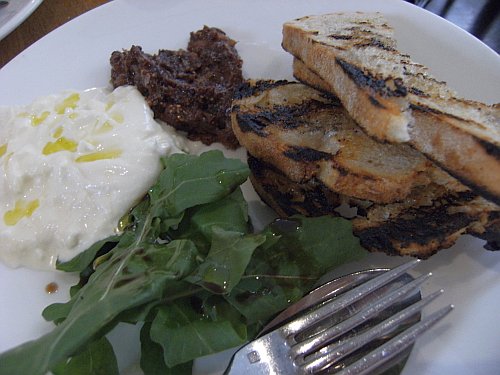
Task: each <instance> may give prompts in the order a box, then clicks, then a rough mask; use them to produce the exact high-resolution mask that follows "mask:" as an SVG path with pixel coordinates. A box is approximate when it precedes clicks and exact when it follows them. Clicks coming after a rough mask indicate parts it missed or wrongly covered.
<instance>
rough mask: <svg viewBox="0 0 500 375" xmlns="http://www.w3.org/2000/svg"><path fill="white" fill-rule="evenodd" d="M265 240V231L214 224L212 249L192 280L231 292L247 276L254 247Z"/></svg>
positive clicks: (209, 288)
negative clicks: (246, 231) (244, 232)
mask: <svg viewBox="0 0 500 375" xmlns="http://www.w3.org/2000/svg"><path fill="white" fill-rule="evenodd" d="M265 240H266V237H265V236H264V235H258V234H255V235H252V234H247V235H242V234H241V233H239V232H229V231H224V230H221V229H218V228H213V229H212V246H211V247H210V252H209V253H208V255H207V257H206V258H205V261H204V262H203V263H202V264H201V265H200V266H199V267H198V269H197V271H196V272H195V274H194V275H193V276H191V277H190V280H192V281H193V282H195V283H197V284H199V285H201V286H203V287H204V288H206V289H208V290H209V291H211V292H212V293H217V294H222V293H226V294H227V293H230V292H231V290H232V289H233V287H234V286H235V285H236V284H237V283H238V282H239V281H240V279H241V276H243V274H244V272H245V269H246V268H247V265H248V262H250V258H251V257H252V254H253V252H254V250H255V249H256V248H257V247H258V246H259V245H260V244H262V243H263V242H264V241H265Z"/></svg>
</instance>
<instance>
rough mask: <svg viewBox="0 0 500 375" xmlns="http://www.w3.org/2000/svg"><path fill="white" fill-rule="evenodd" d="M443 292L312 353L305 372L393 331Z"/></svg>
mask: <svg viewBox="0 0 500 375" xmlns="http://www.w3.org/2000/svg"><path fill="white" fill-rule="evenodd" d="M442 293H443V290H442V289H441V290H438V291H437V292H434V293H432V294H430V295H428V296H427V297H425V298H423V299H421V300H419V301H418V302H415V303H414V304H412V305H410V306H408V307H406V308H404V309H403V310H401V311H399V312H398V313H396V314H395V315H393V316H391V317H389V318H387V319H385V320H384V321H382V322H380V323H378V324H377V325H376V326H374V327H372V328H370V329H368V330H366V331H364V332H362V333H360V334H359V335H357V336H355V337H348V338H345V339H342V340H341V341H340V342H338V343H334V344H330V345H328V346H325V347H324V348H322V349H321V350H319V351H318V352H316V353H313V354H311V355H310V356H309V357H308V358H307V359H306V360H305V361H304V363H303V364H301V365H300V367H301V369H302V370H303V371H304V373H306V374H308V373H314V372H316V371H319V370H323V369H325V368H327V367H330V366H332V365H334V364H335V363H337V362H338V361H340V360H341V359H343V358H344V357H346V356H347V355H349V354H351V353H352V352H354V351H355V350H357V349H359V348H361V347H363V346H364V345H366V344H368V343H369V342H372V341H373V340H375V339H377V338H380V337H382V336H384V335H386V334H388V333H390V332H392V331H393V330H394V329H396V328H398V326H399V325H400V324H401V323H402V322H404V321H405V320H407V319H409V318H411V317H412V316H414V315H415V314H417V313H419V312H421V311H422V310H423V308H424V307H425V306H427V305H428V304H429V303H431V302H432V301H434V300H435V299H436V298H437V297H439V296H440V295H441V294H442Z"/></svg>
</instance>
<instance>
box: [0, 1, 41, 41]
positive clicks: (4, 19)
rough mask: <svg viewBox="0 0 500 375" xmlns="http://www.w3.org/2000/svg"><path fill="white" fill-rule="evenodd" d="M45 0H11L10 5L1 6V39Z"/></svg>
mask: <svg viewBox="0 0 500 375" xmlns="http://www.w3.org/2000/svg"><path fill="white" fill-rule="evenodd" d="M42 1H43V0H10V1H9V5H7V6H6V7H3V8H0V40H2V39H3V38H5V37H6V36H7V35H9V33H10V32H12V31H13V30H14V29H15V28H16V27H18V26H19V25H20V24H21V23H22V22H23V21H24V20H25V19H26V18H28V17H29V16H30V15H31V13H33V12H34V10H35V9H36V8H38V6H39V5H40V4H41V3H42Z"/></svg>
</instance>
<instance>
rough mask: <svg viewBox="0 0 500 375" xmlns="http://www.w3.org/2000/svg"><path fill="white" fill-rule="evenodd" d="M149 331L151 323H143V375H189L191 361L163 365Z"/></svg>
mask: <svg viewBox="0 0 500 375" xmlns="http://www.w3.org/2000/svg"><path fill="white" fill-rule="evenodd" d="M150 330H151V323H145V324H144V325H143V326H142V328H141V336H140V337H141V369H142V371H143V372H144V375H191V373H192V369H193V362H192V361H190V362H184V363H182V364H179V365H177V366H173V367H168V366H167V365H166V364H165V362H164V360H163V349H162V347H161V345H160V344H157V343H156V342H154V341H153V340H151V337H150V334H149V332H150ZM56 375H57V374H56Z"/></svg>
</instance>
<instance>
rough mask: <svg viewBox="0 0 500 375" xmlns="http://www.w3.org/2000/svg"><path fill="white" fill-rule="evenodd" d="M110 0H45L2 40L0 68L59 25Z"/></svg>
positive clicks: (0, 43) (0, 44)
mask: <svg viewBox="0 0 500 375" xmlns="http://www.w3.org/2000/svg"><path fill="white" fill-rule="evenodd" d="M13 1H15V0H13ZM108 1H110V0H45V1H43V2H42V4H41V5H40V6H39V7H38V8H37V9H36V10H35V11H34V12H33V14H32V15H31V16H30V17H28V18H27V19H26V21H24V22H23V23H22V24H21V25H20V26H19V27H18V28H17V29H15V30H14V31H13V32H11V33H10V34H9V35H7V36H6V37H5V38H4V39H3V40H1V41H0V68H1V67H3V66H4V65H5V64H7V63H8V62H9V61H10V60H12V59H13V58H14V57H15V56H17V55H18V54H19V53H20V52H22V51H23V50H24V49H26V48H27V47H29V46H30V45H31V44H33V43H34V42H36V41H37V40H38V39H40V38H41V37H43V36H44V35H45V34H47V33H49V32H51V31H52V30H54V29H55V28H57V27H58V26H61V25H62V24H64V23H66V22H68V21H69V20H71V19H73V18H75V17H77V16H79V15H80V14H82V13H85V12H87V11H89V10H90V9H93V8H95V7H98V6H99V5H102V4H104V3H107V2H108Z"/></svg>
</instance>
